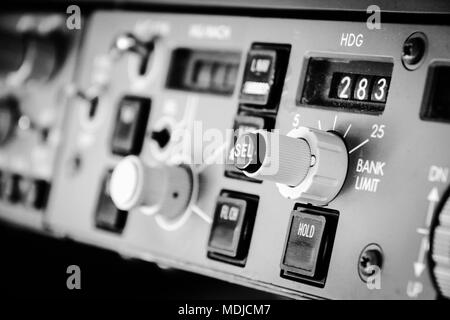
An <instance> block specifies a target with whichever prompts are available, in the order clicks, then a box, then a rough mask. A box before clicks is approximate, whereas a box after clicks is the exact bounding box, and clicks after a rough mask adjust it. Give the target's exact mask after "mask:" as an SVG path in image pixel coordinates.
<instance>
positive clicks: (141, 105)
mask: <svg viewBox="0 0 450 320" xmlns="http://www.w3.org/2000/svg"><path fill="white" fill-rule="evenodd" d="M149 113H150V99H145V98H139V97H130V96H128V97H125V98H123V99H122V100H121V102H120V104H119V110H118V113H117V117H116V126H115V128H114V133H113V138H112V151H113V153H115V154H119V155H128V154H134V155H136V154H139V153H140V152H141V149H142V144H143V141H144V136H145V129H146V127H147V121H148V116H149Z"/></svg>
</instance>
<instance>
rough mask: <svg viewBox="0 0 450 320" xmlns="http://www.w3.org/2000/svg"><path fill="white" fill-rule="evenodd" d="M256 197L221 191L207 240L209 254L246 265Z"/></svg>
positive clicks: (232, 262) (236, 263) (217, 258)
mask: <svg viewBox="0 0 450 320" xmlns="http://www.w3.org/2000/svg"><path fill="white" fill-rule="evenodd" d="M257 205H258V198H257V197H255V196H252V195H247V194H241V193H235V192H228V191H224V192H222V193H221V195H220V196H219V198H218V199H217V205H216V210H215V213H214V220H213V224H212V228H211V234H210V237H209V242H208V257H209V258H211V259H216V260H221V261H224V262H228V263H231V264H235V265H241V266H243V265H245V261H246V258H247V253H248V248H249V244H250V239H251V233H252V229H253V223H254V220H255V214H256V209H257Z"/></svg>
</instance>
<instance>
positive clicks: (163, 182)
mask: <svg viewBox="0 0 450 320" xmlns="http://www.w3.org/2000/svg"><path fill="white" fill-rule="evenodd" d="M109 188H110V194H111V199H112V201H113V202H114V204H115V205H116V207H117V208H119V209H121V210H126V211H128V210H131V209H133V208H137V207H139V208H141V210H142V211H143V212H144V213H147V214H154V213H158V214H161V215H164V217H166V218H168V219H172V218H175V217H177V216H178V215H180V214H182V213H183V212H184V211H185V210H186V208H187V206H188V205H189V203H190V201H191V198H192V195H193V177H192V172H191V171H190V169H189V168H188V167H184V166H181V165H178V166H167V165H159V166H153V167H152V166H149V165H147V164H144V163H143V162H142V161H141V160H140V159H139V158H138V157H136V156H128V157H126V158H124V159H123V160H122V161H120V162H119V164H118V165H117V166H116V167H115V169H114V171H113V173H112V175H111V181H110V186H109Z"/></svg>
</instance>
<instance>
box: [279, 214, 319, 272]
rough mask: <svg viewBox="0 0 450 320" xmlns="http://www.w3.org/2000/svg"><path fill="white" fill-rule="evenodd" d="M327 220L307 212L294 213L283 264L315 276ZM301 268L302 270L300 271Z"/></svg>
mask: <svg viewBox="0 0 450 320" xmlns="http://www.w3.org/2000/svg"><path fill="white" fill-rule="evenodd" d="M325 223H326V220H325V218H324V217H323V216H314V215H311V214H307V213H299V214H296V215H294V217H293V218H292V222H291V230H290V232H289V240H288V243H287V246H286V251H285V255H284V261H283V264H284V265H285V266H288V267H294V268H297V269H299V272H301V273H302V274H305V275H308V276H314V273H315V270H316V264H317V258H318V256H319V251H320V246H321V243H322V237H323V231H324V229H325ZM300 270H301V271H300Z"/></svg>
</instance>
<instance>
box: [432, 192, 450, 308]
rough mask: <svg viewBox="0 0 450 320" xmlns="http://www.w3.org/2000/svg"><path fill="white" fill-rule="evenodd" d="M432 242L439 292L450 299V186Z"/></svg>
mask: <svg viewBox="0 0 450 320" xmlns="http://www.w3.org/2000/svg"><path fill="white" fill-rule="evenodd" d="M430 243H431V251H430V258H431V262H432V268H431V269H432V273H433V276H434V280H435V284H436V286H437V289H438V290H439V293H440V294H441V295H442V296H444V297H447V298H449V299H450V188H449V189H448V191H447V193H446V194H445V195H444V197H443V198H442V200H441V203H440V205H439V206H438V208H437V215H436V216H435V218H434V221H433V224H432V231H431V241H430Z"/></svg>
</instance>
